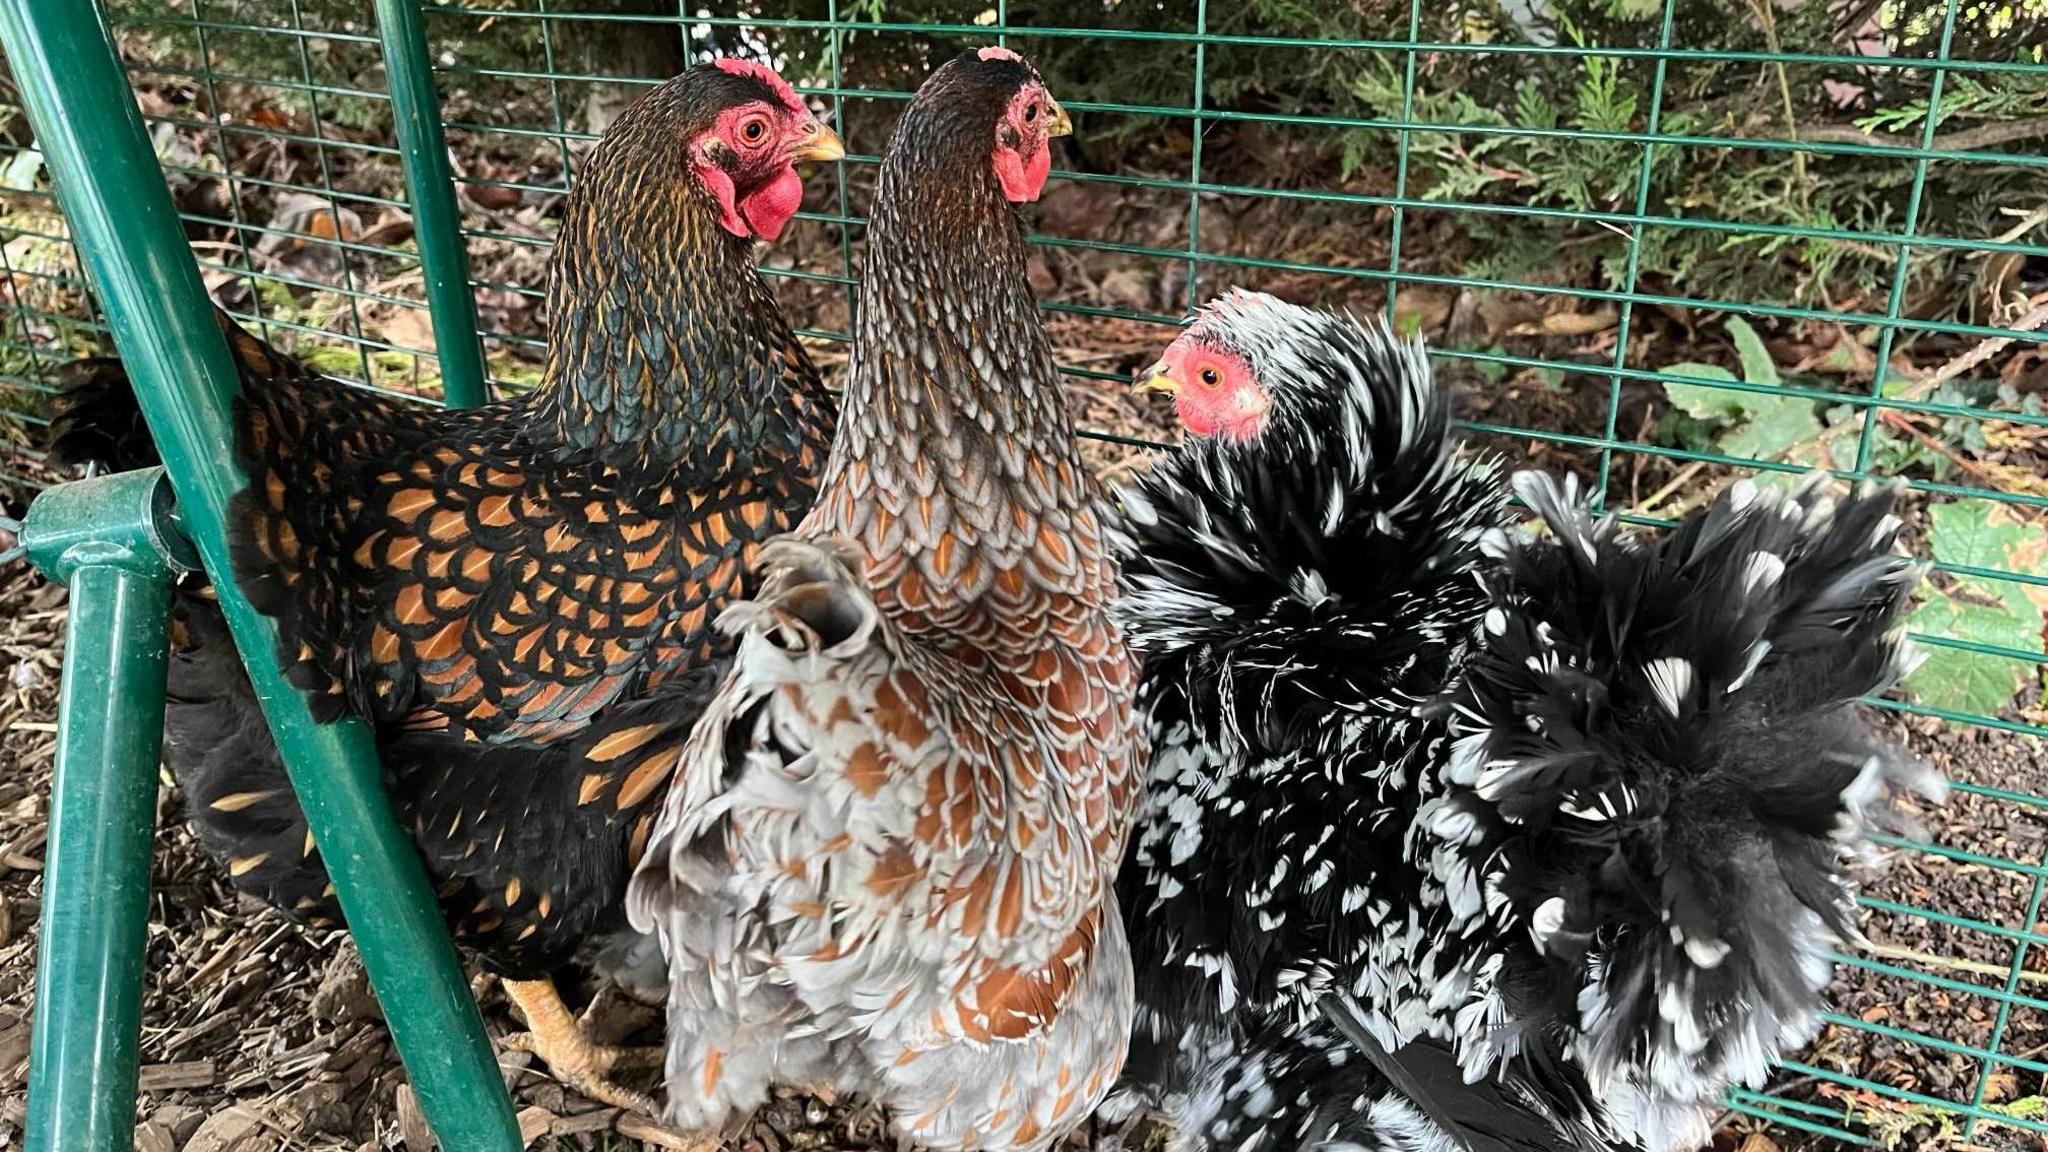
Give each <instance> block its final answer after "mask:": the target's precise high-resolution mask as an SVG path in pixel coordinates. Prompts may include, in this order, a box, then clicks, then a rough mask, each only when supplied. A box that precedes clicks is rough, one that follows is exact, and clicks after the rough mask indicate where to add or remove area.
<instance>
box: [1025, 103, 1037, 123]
mask: <svg viewBox="0 0 2048 1152" xmlns="http://www.w3.org/2000/svg"><path fill="white" fill-rule="evenodd" d="M1036 119H1038V105H1036V104H1033V105H1032V106H1031V107H1029V108H1026V109H1025V110H1024V122H1025V123H1026V124H1029V123H1030V122H1032V121H1033V120H1036Z"/></svg>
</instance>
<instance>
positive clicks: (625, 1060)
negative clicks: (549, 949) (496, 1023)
mask: <svg viewBox="0 0 2048 1152" xmlns="http://www.w3.org/2000/svg"><path fill="white" fill-rule="evenodd" d="M505 994H506V995H508V996H510V997H511V998H512V1002H513V1003H514V1004H517V1005H518V1006H519V1012H520V1014H521V1015H523V1016H525V1017H526V1026H527V1028H529V1029H531V1031H528V1032H519V1033H514V1034H513V1035H510V1036H507V1037H505V1040H504V1044H505V1047H506V1048H507V1049H510V1050H511V1051H514V1052H531V1053H532V1054H533V1055H535V1056H537V1057H539V1058H540V1059H541V1060H542V1061H544V1062H545V1063H546V1064H547V1066H548V1071H549V1072H550V1073H551V1074H552V1075H553V1076H554V1078H555V1079H556V1080H559V1081H561V1083H562V1084H563V1085H564V1086H565V1087H568V1088H573V1089H575V1090H576V1091H578V1092H581V1093H582V1094H583V1095H585V1096H588V1097H590V1098H591V1099H592V1100H596V1101H598V1102H599V1103H602V1104H610V1105H611V1106H613V1107H615V1108H624V1109H626V1110H627V1111H628V1112H634V1113H638V1114H639V1115H642V1116H647V1117H650V1118H659V1117H660V1115H661V1106H660V1105H659V1104H656V1103H655V1101H654V1097H652V1096H649V1095H647V1094H646V1093H644V1092H635V1091H633V1090H632V1089H630V1088H626V1087H623V1086H621V1085H619V1084H615V1083H613V1082H612V1081H611V1080H610V1079H609V1077H608V1074H609V1073H611V1072H613V1071H615V1070H618V1069H622V1068H625V1069H633V1068H659V1067H661V1059H662V1050H661V1049H660V1048H659V1047H644V1048H624V1047H614V1046H611V1045H604V1044H593V1043H591V1041H590V1038H589V1037H588V1036H585V1035H584V1034H583V1029H582V1028H581V1027H579V1026H578V1024H577V1022H576V1018H575V1017H574V1016H572V1015H570V1014H569V1008H568V1006H567V1005H565V1004H563V1003H562V996H561V993H559V992H557V991H555V985H554V982H553V981H550V980H507V981H505Z"/></svg>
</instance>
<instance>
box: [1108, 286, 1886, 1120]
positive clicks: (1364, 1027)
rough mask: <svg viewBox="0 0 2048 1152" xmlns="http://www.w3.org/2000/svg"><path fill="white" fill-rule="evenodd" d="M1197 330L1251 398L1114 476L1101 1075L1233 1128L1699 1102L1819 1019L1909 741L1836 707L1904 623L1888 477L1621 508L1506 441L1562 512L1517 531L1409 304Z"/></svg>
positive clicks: (1692, 1108)
mask: <svg viewBox="0 0 2048 1152" xmlns="http://www.w3.org/2000/svg"><path fill="white" fill-rule="evenodd" d="M1191 335H1192V336H1194V337H1196V338H1198V339H1206V340H1210V341H1213V342H1215V343H1216V344H1218V345H1220V346H1223V347H1227V348H1228V349H1229V350H1231V351H1233V352H1235V353H1237V354H1238V355H1240V356H1242V357H1244V359H1245V360H1246V361H1247V362H1248V363H1249V364H1250V365H1251V366H1252V368H1253V370H1254V372H1255V373H1256V375H1257V377H1258V380H1259V383H1260V384H1261V385H1262V386H1263V387H1264V389H1265V391H1266V392H1267V394H1268V395H1269V397H1270V399H1271V401H1272V411H1271V415H1270V418H1269V421H1268V423H1267V425H1266V427H1265V429H1264V430H1263V432H1262V433H1261V434H1260V435H1258V437H1257V438H1256V439H1254V440H1252V441H1250V442H1245V443H1239V442H1234V441H1231V440H1229V439H1228V438H1219V439H1211V440H1198V441H1191V442H1189V443H1187V444H1186V445H1184V446H1183V447H1182V448H1181V449H1180V450H1179V451H1177V452H1176V453H1174V454H1173V455H1172V456H1170V457H1169V458H1168V459H1167V460H1166V461H1164V462H1163V463H1162V465H1161V467H1160V468H1159V469H1157V470H1156V471H1155V472H1154V473H1153V474H1152V475H1150V476H1149V477H1147V478H1146V479H1145V480H1144V481H1142V482H1141V483H1140V484H1139V486H1138V488H1137V490H1136V491H1135V492H1133V493H1131V494H1129V495H1128V496H1127V503H1128V506H1129V507H1130V509H1131V511H1132V520H1133V523H1134V528H1135V530H1136V532H1137V534H1138V543H1137V549H1138V555H1137V556H1136V557H1135V558H1133V559H1132V560H1130V561H1127V563H1126V566H1125V573H1126V577H1127V579H1128V580H1129V582H1130V584H1131V586H1132V587H1131V592H1130V595H1129V596H1128V597H1127V599H1126V601H1125V603H1124V607H1123V619H1124V621H1125V626H1126V628H1127V630H1128V632H1129V633H1130V634H1131V635H1132V637H1133V638H1134V640H1135V641H1136V643H1138V644H1139V646H1140V647H1141V648H1142V650H1143V651H1144V653H1145V655H1146V657H1147V665H1146V671H1145V677H1144V681H1143V695H1142V697H1141V700H1142V704H1143V706H1144V708H1145V710H1146V713H1147V717H1148V720H1149V722H1150V724H1151V728H1152V738H1153V744H1154V748H1155V753H1154V760H1153V764H1152V770H1151V776H1150V779H1149V780H1148V784H1147V789H1148V792H1147V797H1146V800H1145V806H1144V808H1143V810H1142V811H1141V814H1140V817H1139V825H1138V829H1137V831H1136V833H1135V835H1134V838H1133V850H1132V852H1131V855H1130V857H1129V859H1128V860H1127V861H1126V863H1125V867H1124V870H1123V873H1122V875H1121V877H1120V881H1119V887H1120V895H1121V898H1122V902H1123V905H1124V907H1125V909H1126V915H1127V917H1128V919H1129V923H1130V936H1131V944H1132V949H1133V953H1134V959H1135V963H1136V967H1137V972H1138V1021H1139V1024H1138V1034H1137V1036H1136V1037H1135V1038H1134V1041H1133V1050H1132V1055H1131V1059H1130V1064H1129V1066H1128V1071H1127V1074H1126V1082H1125V1089H1126V1092H1127V1095H1126V1096H1125V1098H1124V1100H1125V1103H1127V1104H1130V1103H1149V1104H1152V1105H1154V1106H1157V1107H1161V1108H1164V1109H1165V1110H1166V1111H1167V1112H1168V1113H1169V1115H1171V1116H1172V1117H1173V1118H1174V1119H1175V1120H1176V1122H1177V1125H1178V1127H1179V1128H1180V1138H1181V1140H1182V1142H1183V1144H1184V1146H1186V1147H1188V1148H1215V1149H1223V1150H1228V1152H1256V1150H1260V1149H1297V1148H1310V1147H1329V1146H1355V1147H1359V1148H1366V1149H1390V1150H1391V1149H1398V1150H1402V1152H1425V1150H1427V1152H1438V1150H1447V1149H1452V1148H1458V1147H1461V1146H1462V1147H1466V1148H1471V1149H1475V1150H1477V1149H1539V1148H1568V1147H1585V1148H1599V1147H1614V1148H1646V1149H1656V1150H1660V1152H1661V1150H1663V1149H1674V1148H1680V1147H1687V1146H1690V1145H1689V1143H1688V1142H1696V1138H1703V1137H1704V1135H1705V1124H1706V1120H1707V1118H1708V1116H1709V1115H1710V1112H1708V1111H1707V1109H1708V1108H1709V1107H1711V1106H1713V1105H1714V1104H1715V1103H1716V1102H1717V1101H1718V1098H1719V1097H1720V1095H1721V1093H1722V1091H1723V1090H1724V1089H1725V1088H1726V1087H1727V1086H1728V1085H1729V1084H1730V1083H1732V1082H1736V1081H1743V1082H1747V1081H1753V1080H1754V1079H1756V1078H1757V1077H1759V1076H1761V1074H1762V1073H1763V1071H1764V1070H1765V1067H1766V1063H1767V1061H1768V1060H1769V1059H1770V1058H1771V1057H1773V1056H1774V1055H1776V1054H1777V1053H1778V1052H1780V1051H1782V1050H1783V1049H1784V1048H1786V1047H1788V1046H1792V1045H1796V1044H1798V1043H1801V1042H1803V1041H1804V1040H1805V1039H1807V1038H1809V1037H1810V1036H1811V1034H1812V1032H1813V1030H1814V1028H1815V1027H1816V1025H1817V1016H1816V1012H1817V1010H1818V1008H1819V1004H1820V994H1819V990H1820V988H1821V987H1822V986H1823V985H1824V984H1825V980H1826V975H1827V972H1826V964H1825V961H1824V959H1823V956H1824V949H1825V948H1826V947H1828V946H1829V945H1831V944H1832V943H1833V942H1834V941H1835V940H1836V939H1837V938H1839V937H1851V936H1853V933H1854V927H1853V923H1852V921H1851V919H1850V909H1851V905H1850V904H1849V902H1848V892H1847V889H1846V887H1845V886H1844V885H1845V882H1844V880H1843V874H1842V868H1843V862H1844V855H1845V849H1846V848H1847V847H1849V846H1850V845H1849V843H1848V842H1849V841H1852V840H1854V839H1855V836H1854V833H1856V832H1858V831H1860V829H1861V827H1862V821H1863V819H1864V817H1865V815H1866V812H1865V809H1866V807H1868V806H1870V805H1873V804H1875V802H1876V801H1877V799H1878V797H1879V796H1880V795H1881V794H1882V793H1884V791H1885V789H1886V787H1887V786H1888V785H1893V784H1897V783H1901V782H1905V781H1907V780H1908V773H1907V770H1906V766H1904V765H1903V764H1900V763H1898V762H1897V761H1896V759H1895V758H1894V757H1892V756H1890V755H1889V754H1888V753H1886V752H1885V751H1884V750H1882V749H1880V748H1878V747H1877V746H1876V745H1875V744H1874V743H1873V742H1872V741H1871V740H1870V739H1869V738H1868V737H1867V735H1866V734H1865V733H1864V732H1863V731H1862V729H1861V727H1860V726H1859V725H1858V723H1857V722H1856V720H1855V717H1854V716H1853V714H1852V713H1851V711H1850V710H1849V709H1848V707H1847V702H1849V701H1851V700H1853V699H1854V698H1855V697H1856V696H1858V695H1860V694H1863V693H1866V692H1870V691H1875V690H1879V689H1881V688H1882V687H1883V686H1884V685H1885V684H1886V683H1888V682H1889V680H1890V679H1891V678H1892V677H1894V676H1895V675H1896V674H1897V673H1898V671H1899V668H1900V661H1901V660H1902V659H1903V656H1902V646H1901V644H1900V643H1899V642H1898V640H1897V635H1896V631H1895V627H1896V623H1897V620H1896V616H1897V613H1898V611H1899V608H1900V607H1901V605H1902V604H1903V602H1904V599H1905V596H1906V594H1907V592H1908V590H1909V588H1910V586H1911V584H1912V582H1913V580H1914V578H1915V572H1914V569H1913V567H1912V566H1911V565H1910V564H1909V563H1908V562H1906V561H1905V560H1904V559H1902V558H1897V557H1894V556H1893V555H1892V554H1891V549H1892V544H1893V541H1894V538H1895V536H1896V533H1897V528H1898V524H1897V521H1896V520H1894V519H1891V518H1890V517H1889V516H1888V515H1887V510H1888V507H1889V504H1890V495H1889V493H1888V492H1882V491H1866V492H1863V493H1859V494H1858V495H1856V496H1854V497H1852V498H1849V499H1846V500H1843V501H1840V502H1837V501H1835V500H1832V499H1829V498H1828V497H1827V496H1825V495H1824V494H1823V493H1822V491H1821V489H1820V488H1819V487H1818V486H1817V485H1814V484H1808V485H1805V486H1802V487H1801V488H1799V489H1798V490H1796V491H1794V492H1791V493H1787V492H1785V491H1783V490H1780V489H1775V488H1760V487H1758V486H1756V485H1755V484H1752V483H1743V484H1738V485H1736V486H1735V487H1733V488H1731V489H1730V490H1729V492H1728V493H1726V494H1724V495H1723V497H1722V498H1721V499H1720V500H1719V501H1717V502H1716V503H1715V504H1714V505H1713V507H1711V508H1710V509H1708V510H1707V511H1705V512H1703V513H1699V514H1696V515H1695V516H1693V517H1692V518H1690V519H1689V520H1688V521H1687V522H1686V523H1685V524H1684V525H1682V526H1681V527H1680V528H1679V529H1678V530H1676V531H1674V532H1672V533H1671V534H1669V535H1667V536H1663V537H1661V538H1656V537H1634V536H1628V535H1623V534H1620V533H1618V532H1617V531H1616V530H1615V529H1614V527H1613V525H1612V523H1611V522H1604V521H1603V522H1598V523H1596V522H1594V521H1592V520H1590V519H1589V518H1588V517H1587V516H1586V514H1585V513H1584V512H1582V511H1581V510H1580V509H1579V508H1578V500H1577V495H1576V493H1575V492H1574V491H1573V490H1572V489H1571V488H1570V487H1569V486H1567V487H1566V488H1563V489H1560V488H1558V487H1556V486H1555V485H1553V484H1551V483H1550V482H1549V481H1548V480H1546V479H1544V478H1542V477H1537V476H1534V475H1525V476H1523V477H1518V478H1517V483H1516V487H1517V490H1518V491H1519V493H1520V494H1521V495H1522V496H1523V498H1524V499H1525V501H1527V502H1528V503H1530V504H1531V505H1532V506H1534V507H1535V508H1536V510H1537V511H1538V512H1539V513H1540V514H1541V515H1542V516H1543V517H1544V518H1545V520H1546V521H1548V523H1549V526H1550V535H1548V536H1544V537H1541V538H1535V539H1520V538H1511V537H1510V535H1509V534H1508V533H1507V532H1506V531H1504V530H1503V529H1504V526H1505V522H1506V519H1507V514H1506V511H1505V508H1504V504H1505V500H1504V498H1505V495H1506V493H1505V491H1504V490H1503V488H1504V486H1503V484H1502V483H1501V479H1500V476H1499V474H1498V472H1497V471H1496V470H1495V469H1494V468H1493V467H1492V466H1491V465H1489V464H1487V463H1484V462H1474V461H1472V460H1471V459H1469V458H1467V457H1464V456H1461V455H1460V454H1459V453H1458V452H1456V451H1455V450H1453V448H1452V446H1451V442H1450V440H1449V431H1448V429H1449V421H1448V413H1447V406H1446V401H1445V399H1444V397H1443V396H1441V395H1440V394H1439V393H1437V392H1436V390H1435V389H1434V387H1433V385H1432V384H1431V381H1430V374H1429V370H1428V365H1427V362H1426V360H1425V359H1424V356H1423V353H1422V351H1421V348H1420V346H1419V345H1418V344H1415V343H1413V342H1400V341H1396V340H1394V339H1393V338H1392V337H1390V336H1389V335H1387V334H1386V332H1385V330H1384V329H1383V328H1381V327H1380V326H1378V325H1377V324H1369V323H1361V322H1358V321H1355V320H1352V319H1349V318H1347V317H1335V316H1330V315H1325V314H1320V313H1315V312H1310V311H1308V310H1305V309H1299V308H1294V307H1292V306H1290V305H1286V304H1283V303H1281V302H1279V301H1276V300H1273V299H1272V298H1270V297H1264V296H1256V295H1252V294H1247V293H1238V294H1233V295H1231V296H1229V297H1225V298H1224V299H1223V300H1221V301H1219V302H1218V303H1217V304H1214V305H1212V306H1211V307H1210V308H1209V309H1207V310H1205V311H1204V313H1203V314H1202V315H1201V316H1199V317H1198V318H1197V320H1196V322H1195V326H1194V328H1193V329H1191ZM1915 782H1917V781H1915ZM1610 809H1611V812H1610ZM1731 848H1733V850H1730V849H1731ZM1667 917H1668V919H1667ZM1468 1081H1470V1082H1469V1083H1468Z"/></svg>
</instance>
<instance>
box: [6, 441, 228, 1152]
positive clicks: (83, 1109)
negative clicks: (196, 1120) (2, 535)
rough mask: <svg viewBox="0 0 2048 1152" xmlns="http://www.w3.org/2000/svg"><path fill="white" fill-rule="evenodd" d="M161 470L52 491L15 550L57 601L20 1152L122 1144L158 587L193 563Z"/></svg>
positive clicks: (126, 1130)
mask: <svg viewBox="0 0 2048 1152" xmlns="http://www.w3.org/2000/svg"><path fill="white" fill-rule="evenodd" d="M172 506H173V498H172V496H171V486H170V483H169V482H168V481H167V480H166V479H165V477H164V470H163V469H161V468H151V469H147V470H145V471H142V472H126V473H122V474H121V475H118V476H101V477H98V478H95V479H92V480H81V481H79V482H78V483H76V484H65V485H62V486H60V487H57V488H52V489H50V490H49V491H47V492H45V493H43V494H42V495H41V496H40V497H38V498H37V499H36V502H35V503H34V505H32V506H31V507H30V509H29V514H28V517H27V519H26V520H25V521H24V522H23V523H22V526H21V547H22V550H23V551H24V552H25V553H27V555H28V557H29V559H30V560H31V562H33V563H34V564H35V566H36V567H37V568H40V569H42V571H43V574H44V575H46V576H48V577H49V578H50V579H52V580H56V581H59V582H62V583H65V584H68V585H69V586H70V589H71V612H70V621H69V623H68V624H67V625H66V630H65V642H64V683H63V689H62V693H61V695H60V696H59V697H58V703H57V731H58V733H59V736H58V740H57V767H56V775H55V778H54V780H53V783H52V786H51V804H50V844H49V850H48V851H47V852H46V853H45V855H44V867H45V869H46V871H45V872H44V876H43V911H42V928H41V935H40V936H39V937H38V940H39V941H40V943H41V947H40V949H39V950H38V952H37V954H36V1006H35V1023H34V1027H33V1032H32V1035H33V1036H34V1047H33V1050H32V1051H31V1053H30V1056H29V1084H30V1086H31V1090H30V1097H29V1113H28V1149H29V1152H72V1150H74V1149H76V1150H77V1152H122V1150H125V1149H127V1148H128V1147H129V1146H130V1143H131V1142H132V1141H133V1139H134V1136H135V1077H136V1068H137V1058H136V1040H137V1036H138V1033H139V1030H140V1027H141V1023H142V957H143V949H144V946H145V945H146V943H147V941H148V932H149V855H150V851H149V850H150V843H151V839H152V837H153V834H154V833H155V831H156V771H157V751H158V748H157V745H158V741H159V739H160V738H161V737H162V734H163V727H164V672H165V668H166V666H167V665H168V663H169V659H170V635H169V631H170V608H171V582H172V580H173V579H175V578H176V574H177V573H178V572H180V571H190V570H192V569H193V568H196V567H197V566H198V564H199V557H198V554H197V553H195V552H194V551H193V550H192V546H191V545H190V544H189V543H187V542H186V540H185V539H184V537H183V536H182V535H180V534H179V533H178V532H177V530H176V526H175V522H174V513H173V511H172Z"/></svg>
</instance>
